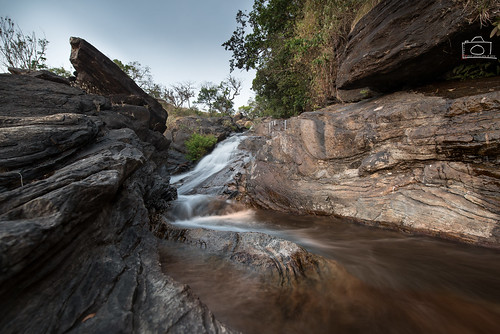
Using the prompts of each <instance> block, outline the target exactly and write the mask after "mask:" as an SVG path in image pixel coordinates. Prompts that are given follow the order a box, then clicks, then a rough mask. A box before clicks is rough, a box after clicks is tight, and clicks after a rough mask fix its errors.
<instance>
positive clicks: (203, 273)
mask: <svg viewBox="0 0 500 334" xmlns="http://www.w3.org/2000/svg"><path fill="white" fill-rule="evenodd" d="M242 138H243V137H241V136H240V137H231V138H229V139H228V140H226V141H225V142H222V143H221V144H219V145H218V147H217V148H216V149H215V150H214V151H213V152H212V154H210V155H209V156H207V157H205V158H204V159H203V160H202V161H200V162H199V164H198V165H197V167H196V168H195V169H194V170H193V171H191V172H189V173H186V174H183V175H179V176H176V177H173V178H172V182H173V183H175V182H176V183H177V185H178V191H179V200H178V201H177V202H176V203H175V205H174V207H173V209H172V210H171V212H169V213H168V217H167V218H168V219H169V220H170V221H171V222H172V223H173V224H177V225H180V226H185V227H193V228H194V227H205V228H209V229H215V230H231V231H239V232H245V231H258V232H264V233H268V234H272V235H276V236H278V237H281V238H284V239H288V240H291V241H293V242H296V243H297V244H299V245H301V246H303V247H304V248H306V249H307V250H309V251H310V252H312V253H315V254H318V255H322V256H324V257H326V258H329V259H332V260H335V261H337V262H338V263H340V264H341V265H342V266H343V267H344V268H345V269H346V271H347V272H348V274H347V275H346V276H345V277H344V276H342V277H343V278H342V277H340V276H338V277H332V278H331V279H325V280H324V282H319V283H318V282H316V283H314V284H313V283H311V285H310V286H308V285H305V286H300V287H297V288H296V289H294V290H290V289H286V288H282V287H281V288H280V287H277V286H273V285H272V284H267V283H266V282H263V281H262V280H261V279H260V277H259V276H258V275H257V274H253V273H249V272H248V271H243V270H242V269H241V268H237V267H235V266H234V265H232V264H230V263H228V262H226V261H224V260H222V259H221V258H219V257H217V256H213V255H207V254H205V253H204V252H203V251H202V250H200V249H198V248H196V247H189V246H186V245H183V244H179V243H172V242H167V241H166V242H165V243H164V245H163V248H162V266H163V270H164V271H165V273H167V274H168V275H170V276H172V277H174V278H175V279H176V280H178V281H180V282H183V283H186V284H189V286H190V287H191V288H192V289H193V291H194V293H195V294H196V295H198V296H199V297H200V299H201V300H202V301H203V302H204V303H205V304H206V305H207V306H208V307H209V308H210V310H212V312H213V313H214V314H215V316H216V317H217V319H219V320H220V321H222V322H224V323H225V324H227V325H228V326H230V327H232V328H234V329H237V330H240V331H242V332H244V333H500V252H499V251H495V250H489V249H483V248H478V247H472V246H467V245H460V244H455V243H451V242H446V241H440V240H436V239H431V238H427V237H416V236H408V235H403V234H401V233H398V232H393V231H384V230H379V229H375V228H371V227H366V226H361V225H357V224H354V223H350V222H347V221H345V220H342V219H337V218H331V217H317V216H296V215H287V214H283V213H277V212H271V211H265V210H255V209H248V208H245V207H243V206H241V205H238V204H237V203H233V202H231V201H228V200H226V199H224V198H221V197H219V196H218V195H220V194H221V192H222V189H223V187H222V186H221V185H222V184H223V182H225V181H227V179H226V180H224V178H227V177H230V176H231V175H232V174H231V173H234V168H232V166H234V165H237V164H238V163H241V162H245V161H247V159H248V157H246V156H245V155H244V153H243V152H241V151H240V150H238V144H239V143H240V141H241V140H242ZM228 170H229V171H228ZM231 170H233V171H231ZM220 175H223V176H224V177H220ZM214 180H215V183H214ZM217 182H222V183H219V184H217ZM199 192H202V194H200V193H199Z"/></svg>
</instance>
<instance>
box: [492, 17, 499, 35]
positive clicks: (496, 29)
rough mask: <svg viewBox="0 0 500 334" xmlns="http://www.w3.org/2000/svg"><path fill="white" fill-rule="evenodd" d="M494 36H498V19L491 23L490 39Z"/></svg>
mask: <svg viewBox="0 0 500 334" xmlns="http://www.w3.org/2000/svg"><path fill="white" fill-rule="evenodd" d="M494 36H500V17H497V19H496V20H495V22H493V29H492V30H491V33H490V38H492V37H494Z"/></svg>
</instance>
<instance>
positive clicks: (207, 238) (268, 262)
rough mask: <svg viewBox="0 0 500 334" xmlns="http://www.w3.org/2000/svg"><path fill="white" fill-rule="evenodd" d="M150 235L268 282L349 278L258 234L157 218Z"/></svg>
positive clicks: (285, 283) (327, 262) (297, 249)
mask: <svg viewBox="0 0 500 334" xmlns="http://www.w3.org/2000/svg"><path fill="white" fill-rule="evenodd" d="M154 233H155V235H156V236H158V237H159V238H163V239H167V240H173V241H177V242H182V243H185V244H190V245H193V246H196V247H200V248H202V249H203V250H204V252H207V253H209V254H215V255H218V256H222V257H223V258H225V259H226V260H227V261H230V262H232V263H235V264H237V265H239V266H241V267H243V268H245V269H251V270H253V271H255V272H258V273H259V274H260V275H262V276H263V277H264V280H265V281H266V282H268V283H271V282H273V284H276V285H278V286H286V287H293V286H296V285H298V284H301V283H302V282H303V281H305V280H309V281H313V280H321V279H325V278H326V277H330V275H332V274H333V273H335V274H333V275H334V276H341V275H344V276H349V275H348V274H347V273H346V272H345V269H343V268H342V267H341V266H340V265H339V264H337V263H336V262H334V261H331V260H328V259H325V258H323V257H321V256H318V255H313V254H311V253H309V252H307V251H306V250H305V249H304V248H302V247H300V246H298V245H297V244H295V243H293V242H291V241H288V240H284V239H280V238H277V237H273V236H270V235H267V234H264V233H258V232H231V231H213V230H207V229H203V228H196V229H186V228H181V227H177V226H174V225H172V224H169V223H168V222H167V221H166V220H165V218H163V217H157V220H155V223H154Z"/></svg>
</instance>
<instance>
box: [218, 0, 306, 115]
mask: <svg viewBox="0 0 500 334" xmlns="http://www.w3.org/2000/svg"><path fill="white" fill-rule="evenodd" d="M302 6H303V1H298V0H292V1H290V0H255V2H254V5H253V9H252V11H251V12H250V13H248V14H247V13H244V12H242V11H239V12H238V13H237V15H236V22H237V24H238V27H237V28H236V30H235V31H234V32H233V35H232V36H231V38H230V39H229V40H228V41H226V42H225V43H224V44H222V45H223V46H224V48H225V49H226V50H228V51H232V52H233V57H232V59H231V61H230V68H231V70H234V68H235V67H236V68H239V69H245V70H249V69H256V70H257V74H256V79H255V80H254V82H253V89H254V90H255V91H256V93H257V95H258V96H261V97H262V98H265V99H267V105H268V106H269V107H270V108H272V109H274V110H275V113H276V114H282V115H283V116H291V115H294V114H298V113H300V112H302V111H304V110H305V108H306V104H307V102H308V101H307V98H306V89H305V88H304V87H307V80H308V76H307V73H303V72H301V68H297V67H294V66H292V65H293V64H292V60H293V54H292V52H291V50H290V48H289V47H288V45H287V41H288V40H289V39H290V38H292V37H293V36H294V33H295V30H294V27H295V22H296V20H297V19H298V18H299V17H300V15H301V13H302ZM304 82H305V83H304Z"/></svg>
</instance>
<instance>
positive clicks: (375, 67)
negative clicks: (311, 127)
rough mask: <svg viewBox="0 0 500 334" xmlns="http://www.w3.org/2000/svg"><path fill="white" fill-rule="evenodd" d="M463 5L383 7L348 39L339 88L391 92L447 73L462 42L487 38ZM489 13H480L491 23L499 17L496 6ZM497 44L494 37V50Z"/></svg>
mask: <svg viewBox="0 0 500 334" xmlns="http://www.w3.org/2000/svg"><path fill="white" fill-rule="evenodd" d="M465 3H466V1H454V0H440V1H432V0H425V1H409V0H405V1H401V0H383V1H381V2H380V3H379V4H378V5H377V6H375V7H374V8H373V9H372V10H371V11H370V12H369V13H368V14H366V15H365V16H364V17H363V18H361V20H360V21H359V22H358V23H357V24H356V26H355V27H354V29H353V31H352V32H351V33H350V34H349V37H348V38H349V40H348V43H347V46H346V49H345V52H344V54H343V55H342V56H341V57H340V59H339V64H340V66H339V69H338V75H337V82H336V84H337V88H339V89H354V88H358V89H361V88H363V87H370V88H372V89H374V90H376V91H391V90H397V89H400V88H401V87H405V86H409V85H415V84H422V83H425V82H428V81H432V80H435V79H436V77H438V76H439V75H441V74H443V73H445V72H446V71H448V70H451V69H452V68H453V67H455V66H456V65H457V64H458V63H459V62H460V61H461V58H462V42H464V41H466V40H469V41H470V40H472V39H473V38H474V37H475V36H484V38H487V37H488V36H489V34H490V31H491V29H492V28H487V27H483V28H482V29H481V25H480V24H479V22H477V16H478V15H479V14H478V11H479V9H477V8H475V6H477V4H475V3H474V2H467V4H465ZM487 7H488V8H485V9H481V10H488V11H490V13H491V15H492V17H494V16H495V14H494V13H497V14H498V13H500V5H499V4H498V3H491V4H488V5H487ZM475 19H476V23H474V24H470V22H471V21H473V20H475ZM497 42H499V38H498V37H497V38H495V40H494V41H493V44H497ZM494 54H495V53H494ZM468 61H469V63H470V62H471V60H468Z"/></svg>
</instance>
